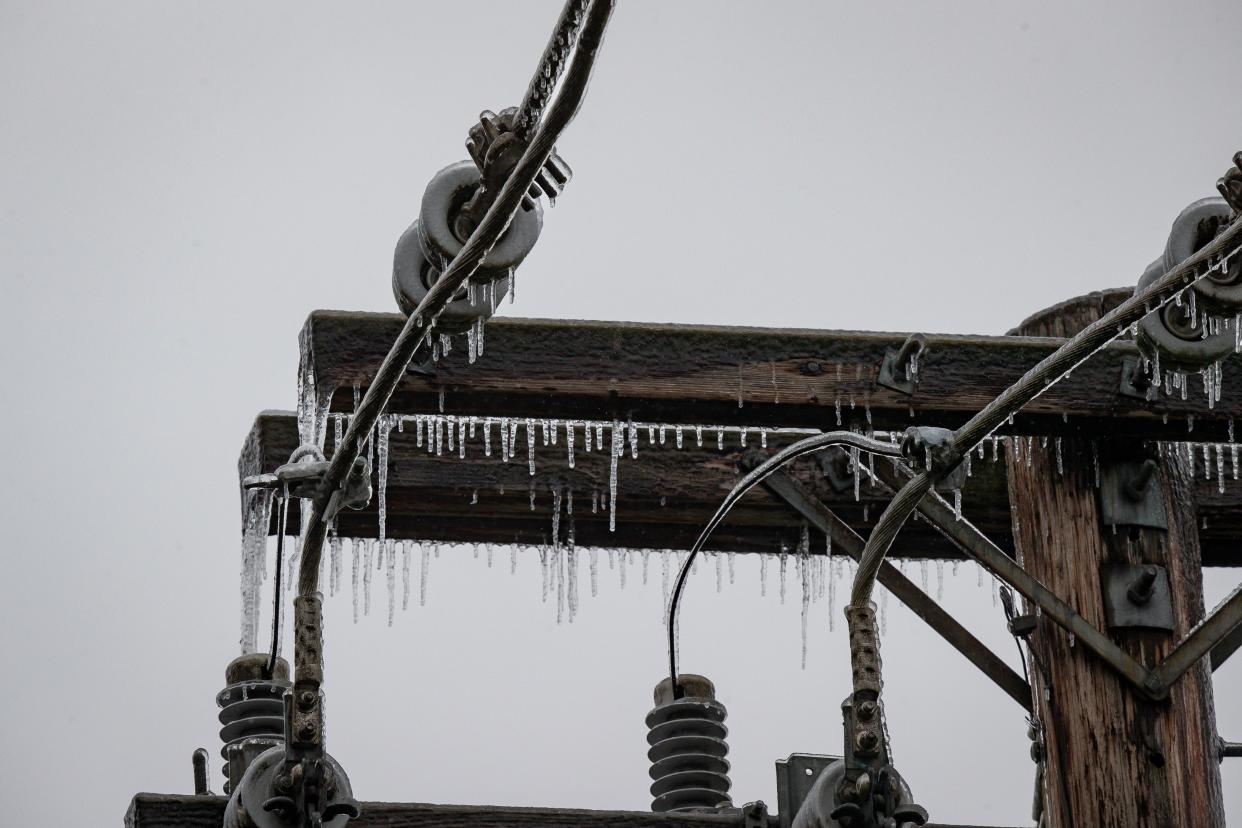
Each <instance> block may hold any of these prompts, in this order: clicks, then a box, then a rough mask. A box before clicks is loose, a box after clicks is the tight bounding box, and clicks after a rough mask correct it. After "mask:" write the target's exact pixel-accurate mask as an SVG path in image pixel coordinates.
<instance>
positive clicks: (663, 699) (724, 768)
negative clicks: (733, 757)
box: [647, 673, 733, 813]
mask: <svg viewBox="0 0 1242 828" xmlns="http://www.w3.org/2000/svg"><path fill="white" fill-rule="evenodd" d="M677 690H678V691H679V692H674V689H673V683H672V680H671V679H668V678H666V679H664V680H663V681H661V682H660V683H659V684H657V685H656V688H655V707H654V708H653V709H652V711H651V712H650V713H648V714H647V728H648V731H647V744H648V745H650V748H649V749H648V750H647V758H648V759H649V760H650V761H651V770H650V774H651V779H652V780H653V781H652V783H651V795H652V796H653V797H654V799H652V801H651V810H652V811H654V812H656V813H663V812H666V811H696V810H708V811H714V810H716V809H717V808H719V807H721V806H724V807H729V806H731V805H732V804H733V801H732V799H730V798H729V787H730V782H729V761H728V759H726V758H725V757H726V756H728V753H729V744H728V742H726V741H725V737H726V736H727V735H728V733H729V729H728V728H727V727H725V724H724V722H725V718H726V716H727V715H728V713H727V711H726V710H725V706H724V705H723V704H721V703H720V702H719V701H717V699H716V688H715V686H714V685H713V684H712V683H711V682H710V681H708V680H707V679H706V678H704V677H703V676H696V675H692V674H689V673H682V674H681V675H679V676H678V677H677Z"/></svg>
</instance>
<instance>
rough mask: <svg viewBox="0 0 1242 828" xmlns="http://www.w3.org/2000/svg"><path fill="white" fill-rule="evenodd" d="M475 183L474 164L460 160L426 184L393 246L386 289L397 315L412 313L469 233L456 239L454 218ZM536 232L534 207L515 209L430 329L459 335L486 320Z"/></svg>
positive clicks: (539, 221) (538, 213) (539, 225)
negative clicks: (414, 217)
mask: <svg viewBox="0 0 1242 828" xmlns="http://www.w3.org/2000/svg"><path fill="white" fill-rule="evenodd" d="M479 183H480V176H479V171H478V170H477V169H476V168H475V166H474V163H473V162H471V161H462V162H459V163H457V164H453V165H451V166H449V167H445V168H444V169H443V170H440V172H438V173H436V174H435V177H433V178H432V179H431V183H430V184H428V185H427V190H426V191H425V192H424V193H423V200H422V206H421V208H420V210H419V215H418V219H417V220H416V221H415V222H414V223H413V224H411V225H410V227H409V228H408V229H407V230H406V231H405V233H403V234H402V236H401V238H400V239H399V240H398V241H397V249H396V252H395V254H394V256H393V269H392V288H393V294H394V296H395V297H396V299H397V305H398V307H400V308H401V311H402V313H405V314H406V315H409V314H411V313H413V312H414V309H415V308H417V307H418V304H419V302H421V301H422V299H423V297H424V296H426V295H427V291H429V290H430V289H431V286H432V285H434V284H435V283H436V280H438V279H439V278H440V274H441V273H442V272H443V271H444V270H445V269H446V268H447V267H448V265H449V263H450V262H452V261H453V257H454V256H456V255H457V254H458V252H460V251H461V248H462V245H463V244H464V243H465V241H466V239H468V238H469V234H466V235H465V236H459V235H458V233H457V230H456V229H455V228H456V226H457V224H458V222H457V221H456V217H457V214H458V212H459V211H460V210H461V209H462V207H463V205H464V204H466V202H467V201H468V200H469V199H470V198H471V197H472V195H473V194H474V193H475V192H476V190H477V189H478V187H479ZM542 229H543V211H542V208H540V207H539V205H538V204H537V203H536V204H535V205H534V208H533V209H531V210H519V211H518V212H517V214H516V215H515V216H514V218H513V223H512V224H510V225H509V229H508V230H506V231H505V233H504V235H502V236H501V237H500V239H499V240H498V241H497V242H496V245H495V246H494V247H493V248H492V249H491V250H490V251H489V252H488V254H487V257H486V258H485V259H484V260H483V263H482V264H481V265H479V267H478V269H477V270H475V272H474V273H473V274H471V276H470V280H469V281H468V282H467V283H466V284H464V285H462V287H461V289H460V290H459V291H458V293H457V294H456V295H455V296H454V297H453V301H452V302H450V303H449V305H448V306H447V307H446V308H445V309H444V312H443V313H442V314H441V316H440V318H439V319H438V320H436V327H437V328H438V329H439V330H440V331H441V332H443V333H450V334H451V333H463V332H465V331H467V330H469V329H470V326H471V325H473V324H475V322H476V320H478V319H486V318H488V317H490V316H491V315H492V314H493V313H494V312H495V309H496V305H497V304H498V303H499V302H500V300H501V299H503V298H504V296H505V295H506V294H507V293H508V292H509V291H510V290H511V289H512V277H513V273H514V271H515V270H516V269H517V266H518V265H520V264H521V263H522V261H523V260H524V259H525V258H526V256H527V254H529V253H530V251H531V250H532V249H533V248H534V246H535V242H536V241H538V240H539V233H540V231H541V230H542ZM428 321H430V320H428Z"/></svg>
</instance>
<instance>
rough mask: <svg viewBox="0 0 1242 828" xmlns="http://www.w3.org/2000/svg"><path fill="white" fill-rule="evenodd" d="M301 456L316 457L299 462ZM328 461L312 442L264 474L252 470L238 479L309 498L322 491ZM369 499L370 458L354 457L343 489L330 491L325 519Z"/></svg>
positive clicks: (251, 486) (362, 505)
mask: <svg viewBox="0 0 1242 828" xmlns="http://www.w3.org/2000/svg"><path fill="white" fill-rule="evenodd" d="M305 457H314V458H316V459H314V460H311V461H310V462H303V458H305ZM329 465H330V463H329V462H328V461H327V460H325V459H324V457H323V453H322V452H321V451H319V449H317V448H315V447H313V446H300V447H299V448H297V449H294V451H293V454H291V455H289V462H288V463H285V464H284V465H283V466H280V467H278V468H277V469H276V471H274V472H270V473H268V474H252V475H250V476H249V477H246V478H244V479H243V480H242V488H243V489H281V488H284V487H287V488H288V492H289V496H290V497H295V498H302V499H307V500H313V499H315V498H317V497H319V496H320V494H322V493H323V481H324V475H325V474H326V473H327V471H328V467H329ZM370 502H371V461H369V460H368V459H367V458H365V457H356V458H354V463H353V466H352V468H351V469H350V471H349V474H348V476H346V478H345V485H344V488H343V489H337V490H336V491H335V492H333V493H332V495H331V499H330V500H329V502H328V508H327V510H326V511H325V513H324V518H325V520H327V521H329V522H331V520H332V519H333V518H335V517H336V513H337V512H339V511H340V510H341V509H342V508H343V507H348V508H350V509H365V508H366V507H367V504H369V503H370Z"/></svg>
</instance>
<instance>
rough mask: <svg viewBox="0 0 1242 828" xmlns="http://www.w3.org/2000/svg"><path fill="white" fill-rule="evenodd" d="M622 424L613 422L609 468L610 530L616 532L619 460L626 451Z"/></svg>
mask: <svg viewBox="0 0 1242 828" xmlns="http://www.w3.org/2000/svg"><path fill="white" fill-rule="evenodd" d="M621 428H622V427H621V424H620V423H617V422H615V421H614V422H613V424H612V449H611V452H610V453H611V455H612V457H611V463H610V465H609V468H608V531H609V532H615V531H616V530H617V461H618V460H620V459H621V455H622V454H623V453H624V451H625V444H624V442H623V441H624V439H625V437H624V434H623V433H622V431H621Z"/></svg>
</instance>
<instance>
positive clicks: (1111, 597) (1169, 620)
mask: <svg viewBox="0 0 1242 828" xmlns="http://www.w3.org/2000/svg"><path fill="white" fill-rule="evenodd" d="M1100 581H1101V584H1102V586H1103V589H1104V621H1105V623H1106V624H1108V626H1109V628H1110V629H1119V628H1122V627H1143V628H1146V629H1155V630H1169V631H1170V632H1172V630H1173V596H1172V595H1171V593H1170V590H1169V573H1168V571H1167V570H1165V568H1164V567H1163V566H1156V565H1154V564H1144V565H1141V566H1134V565H1131V564H1105V565H1104V567H1103V569H1102V571H1101V573H1100Z"/></svg>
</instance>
